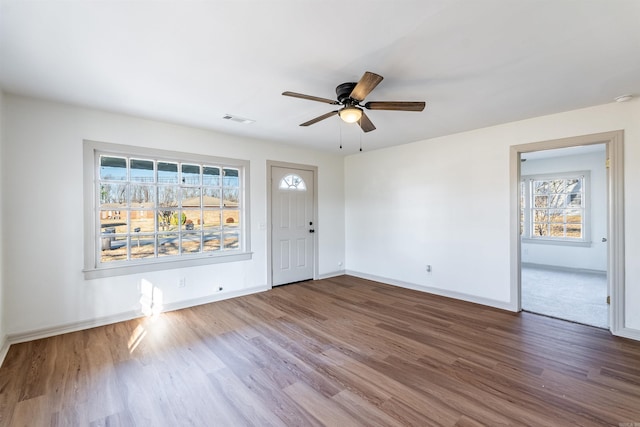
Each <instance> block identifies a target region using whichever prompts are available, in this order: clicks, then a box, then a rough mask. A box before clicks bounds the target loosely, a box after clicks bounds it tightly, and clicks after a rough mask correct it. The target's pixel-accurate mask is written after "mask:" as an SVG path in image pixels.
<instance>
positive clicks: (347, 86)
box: [336, 82, 357, 104]
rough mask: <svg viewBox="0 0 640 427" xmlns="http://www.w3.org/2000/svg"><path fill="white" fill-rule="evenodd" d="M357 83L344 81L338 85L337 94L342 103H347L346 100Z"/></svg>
mask: <svg viewBox="0 0 640 427" xmlns="http://www.w3.org/2000/svg"><path fill="white" fill-rule="evenodd" d="M356 85H357V83H353V82H349V83H342V84H340V85H338V86H337V87H336V95H338V101H339V102H340V104H345V102H346V101H348V100H349V99H350V95H351V92H353V88H354V87H356Z"/></svg>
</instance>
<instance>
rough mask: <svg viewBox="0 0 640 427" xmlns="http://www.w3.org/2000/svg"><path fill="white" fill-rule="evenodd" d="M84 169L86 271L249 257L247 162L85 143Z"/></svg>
mask: <svg viewBox="0 0 640 427" xmlns="http://www.w3.org/2000/svg"><path fill="white" fill-rule="evenodd" d="M86 163H90V164H88V165H87V164H86ZM85 168H86V169H89V170H90V172H91V178H90V181H91V185H90V187H91V192H88V191H87V190H88V189H85V196H88V197H89V199H88V200H86V203H87V204H90V205H91V206H92V207H91V209H87V215H90V218H88V222H89V223H90V224H91V227H90V228H91V238H90V239H88V246H89V248H90V251H89V250H86V251H85V254H86V256H87V257H88V260H87V261H86V265H85V270H86V271H100V270H102V271H115V273H112V274H122V273H125V272H129V271H131V272H135V268H136V267H137V268H138V270H143V271H144V270H149V269H161V268H168V265H167V263H176V262H177V264H173V265H171V267H182V266H187V265H198V264H203V263H209V262H221V261H230V260H236V259H247V257H246V256H242V255H246V254H247V253H248V243H247V242H248V238H247V235H248V227H246V224H245V222H246V217H247V215H246V211H247V207H246V203H245V200H246V199H247V198H246V193H247V188H246V177H247V176H248V163H247V162H245V161H240V160H234V159H221V158H215V157H208V156H198V155H190V154H185V153H174V152H165V151H159V150H148V149H141V148H136V147H125V146H119V145H112V144H100V143H89V142H87V143H85ZM85 177H86V178H87V179H88V177H89V174H88V172H87V171H85ZM88 229H89V227H87V226H85V230H88ZM238 255H241V256H240V257H238ZM183 261H184V262H183ZM145 266H146V268H145ZM148 266H153V267H154V268H149V267H148ZM131 267H133V269H132V268H131ZM141 267H142V268H141ZM132 270H133V271H132Z"/></svg>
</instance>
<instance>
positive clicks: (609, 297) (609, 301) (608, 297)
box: [607, 295, 611, 304]
mask: <svg viewBox="0 0 640 427" xmlns="http://www.w3.org/2000/svg"><path fill="white" fill-rule="evenodd" d="M607 304H611V295H607Z"/></svg>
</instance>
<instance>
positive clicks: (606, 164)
mask: <svg viewBox="0 0 640 427" xmlns="http://www.w3.org/2000/svg"><path fill="white" fill-rule="evenodd" d="M604 166H605V167H606V168H607V169H609V168H610V167H611V159H607V161H606V162H604Z"/></svg>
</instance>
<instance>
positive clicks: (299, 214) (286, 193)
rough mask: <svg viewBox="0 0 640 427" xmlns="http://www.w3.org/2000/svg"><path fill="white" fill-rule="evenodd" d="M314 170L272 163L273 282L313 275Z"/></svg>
mask: <svg viewBox="0 0 640 427" xmlns="http://www.w3.org/2000/svg"><path fill="white" fill-rule="evenodd" d="M313 178H314V177H313V171H310V170H304V169H292V168H285V167H279V166H271V254H272V274H273V277H272V280H273V281H272V285H273V286H277V285H283V284H285V283H293V282H299V281H301V280H308V279H313V262H314V259H315V256H314V253H313V251H314V247H315V245H314V240H313V239H314V236H315V222H314V218H313V212H314V209H313V201H314V195H313Z"/></svg>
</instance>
